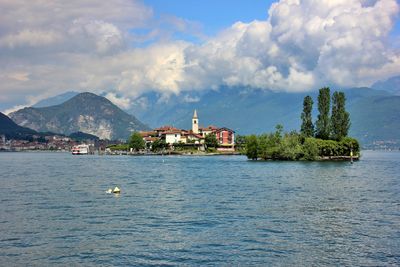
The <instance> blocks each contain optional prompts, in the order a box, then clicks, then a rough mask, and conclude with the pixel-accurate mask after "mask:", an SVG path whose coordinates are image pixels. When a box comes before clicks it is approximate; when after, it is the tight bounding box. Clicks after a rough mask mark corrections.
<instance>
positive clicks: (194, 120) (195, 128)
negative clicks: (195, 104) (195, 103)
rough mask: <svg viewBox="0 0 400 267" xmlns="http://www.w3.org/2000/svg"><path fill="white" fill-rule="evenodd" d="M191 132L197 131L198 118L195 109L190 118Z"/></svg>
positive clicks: (196, 132)
mask: <svg viewBox="0 0 400 267" xmlns="http://www.w3.org/2000/svg"><path fill="white" fill-rule="evenodd" d="M192 132H193V133H195V134H198V133H199V119H198V118H197V111H196V110H194V113H193V118H192Z"/></svg>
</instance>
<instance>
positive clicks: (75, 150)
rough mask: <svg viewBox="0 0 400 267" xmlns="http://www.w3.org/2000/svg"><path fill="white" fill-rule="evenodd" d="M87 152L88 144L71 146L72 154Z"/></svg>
mask: <svg viewBox="0 0 400 267" xmlns="http://www.w3.org/2000/svg"><path fill="white" fill-rule="evenodd" d="M88 154H89V146H88V145H85V144H82V145H77V146H73V147H72V155H88Z"/></svg>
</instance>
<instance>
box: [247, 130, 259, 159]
mask: <svg viewBox="0 0 400 267" xmlns="http://www.w3.org/2000/svg"><path fill="white" fill-rule="evenodd" d="M246 156H247V158H249V159H252V160H257V158H258V140H257V136H255V135H254V134H253V135H250V136H248V137H247V140H246Z"/></svg>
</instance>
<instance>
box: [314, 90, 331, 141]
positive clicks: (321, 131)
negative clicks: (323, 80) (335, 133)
mask: <svg viewBox="0 0 400 267" xmlns="http://www.w3.org/2000/svg"><path fill="white" fill-rule="evenodd" d="M330 105H331V96H330V89H329V87H324V88H321V89H319V95H318V111H319V114H318V119H317V122H316V124H315V126H316V137H317V138H321V139H324V140H328V139H329V137H330V132H331V123H330V117H329V111H330Z"/></svg>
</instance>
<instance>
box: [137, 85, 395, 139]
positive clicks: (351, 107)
mask: <svg viewBox="0 0 400 267" xmlns="http://www.w3.org/2000/svg"><path fill="white" fill-rule="evenodd" d="M334 90H335V89H334V88H331V91H332V92H333V91H334ZM345 93H346V97H347V102H346V106H347V109H348V111H349V112H350V116H351V122H352V126H351V128H350V134H351V135H352V136H354V137H356V138H358V139H359V140H360V141H361V142H362V143H363V144H370V143H372V142H373V141H376V140H398V141H399V143H400V116H399V114H400V96H394V95H392V94H390V93H389V92H385V91H381V90H373V89H371V88H353V89H347V90H345ZM307 94H309V95H311V96H312V97H313V100H314V106H313V107H314V112H313V119H314V121H315V120H316V117H317V94H318V92H316V91H314V92H310V93H282V92H280V93H279V92H271V91H264V90H254V89H247V88H234V89H232V88H221V89H220V90H217V91H215V90H209V91H206V92H197V93H195V94H192V95H180V96H172V97H170V98H169V100H168V101H163V98H161V96H159V95H158V94H156V93H147V94H145V95H143V96H141V97H140V98H138V99H137V100H136V101H135V104H134V106H133V109H132V112H135V114H136V115H137V116H138V118H140V119H141V120H143V121H146V122H148V123H149V124H150V125H151V126H152V127H157V126H160V125H165V124H172V125H174V126H176V127H181V128H190V127H191V118H192V115H193V109H195V108H196V109H197V111H198V115H199V123H200V125H204V126H206V125H209V124H214V125H218V126H226V127H229V128H232V129H234V130H235V131H236V132H237V133H239V134H251V133H256V134H260V133H263V132H270V131H273V130H274V127H275V125H276V124H283V125H284V127H285V130H287V131H290V130H299V129H300V124H301V120H300V114H301V112H302V104H303V98H304V96H305V95H307ZM188 100H189V101H188Z"/></svg>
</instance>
